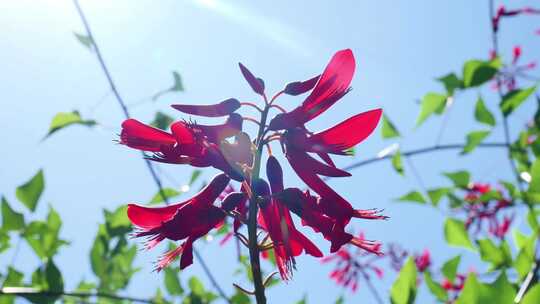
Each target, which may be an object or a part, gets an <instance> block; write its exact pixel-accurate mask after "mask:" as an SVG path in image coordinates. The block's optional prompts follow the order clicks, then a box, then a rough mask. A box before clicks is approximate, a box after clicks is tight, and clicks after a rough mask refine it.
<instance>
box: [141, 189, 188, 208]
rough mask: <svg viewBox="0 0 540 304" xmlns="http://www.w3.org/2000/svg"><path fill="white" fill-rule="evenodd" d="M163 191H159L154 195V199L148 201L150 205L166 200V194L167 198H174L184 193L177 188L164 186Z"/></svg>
mask: <svg viewBox="0 0 540 304" xmlns="http://www.w3.org/2000/svg"><path fill="white" fill-rule="evenodd" d="M162 191H163V193H162ZM162 191H158V192H157V193H156V194H155V195H154V197H152V199H151V200H150V201H149V202H148V205H155V204H159V203H163V202H165V200H164V199H163V196H165V198H167V199H170V198H173V197H176V196H179V195H180V194H182V192H180V191H178V190H175V189H173V188H163V189H162Z"/></svg>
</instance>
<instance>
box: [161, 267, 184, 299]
mask: <svg viewBox="0 0 540 304" xmlns="http://www.w3.org/2000/svg"><path fill="white" fill-rule="evenodd" d="M179 271H180V270H179V269H176V268H172V267H167V268H165V269H164V270H163V276H164V282H165V288H166V289H167V292H168V293H169V294H171V295H181V294H183V293H184V289H183V288H182V285H181V284H180V279H179V278H178V272H179Z"/></svg>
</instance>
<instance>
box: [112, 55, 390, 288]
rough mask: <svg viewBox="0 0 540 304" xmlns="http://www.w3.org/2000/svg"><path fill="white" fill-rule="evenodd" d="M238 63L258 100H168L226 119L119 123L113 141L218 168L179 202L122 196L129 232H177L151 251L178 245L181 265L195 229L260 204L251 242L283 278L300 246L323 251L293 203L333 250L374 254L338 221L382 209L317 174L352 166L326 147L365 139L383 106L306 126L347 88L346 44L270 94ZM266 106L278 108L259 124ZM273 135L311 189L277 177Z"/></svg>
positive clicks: (376, 247) (169, 159) (350, 69)
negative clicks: (290, 101) (151, 202)
mask: <svg viewBox="0 0 540 304" xmlns="http://www.w3.org/2000/svg"><path fill="white" fill-rule="evenodd" d="M240 70H241V73H242V74H243V76H244V78H245V79H246V81H247V82H248V84H249V85H250V87H251V88H252V89H253V91H254V92H255V93H257V94H258V95H260V96H262V98H263V100H264V107H259V106H257V105H256V104H253V103H248V102H239V101H238V100H237V99H234V98H231V99H227V100H225V101H222V102H220V103H218V104H213V105H185V104H178V105H173V106H172V107H173V108H175V109H176V110H179V111H181V112H183V113H186V114H190V115H196V116H204V117H226V121H225V122H224V123H223V124H220V125H203V124H199V123H197V122H194V121H191V120H190V121H187V120H184V121H177V122H174V123H173V124H172V125H171V127H170V132H166V131H162V130H159V129H156V128H153V127H151V126H148V125H145V124H143V123H141V122H139V121H137V120H134V119H128V120H126V121H124V123H123V124H122V132H121V135H120V143H121V144H123V145H126V146H128V147H131V148H134V149H138V150H142V151H145V152H147V153H149V154H148V155H147V157H148V159H150V160H152V161H157V162H162V163H169V164H187V165H191V166H194V167H213V168H215V169H218V170H219V171H221V172H222V173H220V174H218V175H217V176H216V177H214V178H213V179H212V181H211V182H210V183H209V184H208V185H207V186H206V187H205V188H204V189H203V190H202V191H201V192H200V193H198V194H197V195H195V196H194V197H193V198H191V199H189V200H187V201H185V202H180V203H176V204H172V205H168V206H165V207H159V208H153V207H146V206H141V205H137V204H130V205H129V206H128V211H127V213H128V217H129V219H130V220H131V222H132V223H133V224H134V225H135V226H137V227H138V229H139V230H138V231H137V232H136V234H135V236H136V237H146V238H147V239H148V242H147V245H146V247H147V248H148V249H150V248H152V247H154V246H156V245H157V244H158V243H159V242H160V241H162V240H164V239H169V240H173V241H182V240H183V243H182V244H181V245H180V246H179V247H178V248H176V249H174V250H172V251H170V252H168V253H166V254H165V255H164V256H163V257H162V258H161V259H160V260H159V261H158V263H157V269H158V270H161V269H163V268H164V267H166V266H167V265H168V264H169V263H171V262H172V261H173V260H174V259H175V258H176V257H178V256H180V255H181V260H180V268H185V267H186V266H188V265H190V264H191V263H192V245H193V242H194V241H195V240H196V239H198V238H200V237H201V236H204V235H205V234H206V233H208V232H209V231H210V230H212V229H214V228H216V227H219V225H221V224H222V223H223V221H224V219H225V217H226V216H232V217H234V219H235V223H234V231H235V232H236V231H238V228H239V227H240V226H241V225H242V224H244V223H246V222H248V223H250V222H251V220H253V218H250V215H249V214H250V212H248V211H251V210H252V209H251V208H255V209H253V210H258V214H257V222H256V223H257V227H258V229H262V230H264V231H265V232H266V233H267V235H268V237H269V238H270V240H271V243H270V244H267V243H264V242H263V243H261V244H258V245H259V247H258V249H257V250H259V249H260V250H266V249H270V248H271V249H273V250H274V255H275V257H276V263H277V266H278V269H279V272H280V274H281V277H282V278H283V279H288V278H290V276H291V274H292V269H293V268H294V259H295V257H296V256H298V255H300V254H301V253H302V252H305V253H307V254H309V255H312V256H315V257H321V256H322V255H323V254H322V252H321V251H320V250H319V249H318V248H317V246H316V245H315V244H313V243H312V242H311V241H310V240H309V239H308V238H307V237H305V236H304V235H303V234H302V233H301V232H300V231H299V230H297V228H296V227H295V224H294V221H293V219H292V217H291V212H292V213H294V214H295V215H297V216H298V217H300V218H301V220H302V224H303V225H304V226H309V227H311V228H312V229H313V230H314V231H315V232H318V233H321V234H322V235H323V236H324V238H325V239H326V240H328V241H329V242H330V244H331V246H330V251H331V252H337V251H338V250H339V249H340V248H341V247H342V246H343V245H344V244H347V243H350V244H353V245H355V246H357V247H359V248H361V249H363V250H365V251H367V252H370V253H374V254H380V244H378V243H376V242H372V241H368V240H365V239H364V238H359V237H354V236H353V235H352V234H350V233H347V232H346V231H345V228H346V226H347V225H348V223H349V222H350V220H351V218H363V219H385V218H386V217H385V216H383V215H380V210H375V209H368V210H357V209H354V208H353V207H352V205H351V204H350V203H349V202H348V201H347V200H346V199H345V198H343V197H342V196H341V195H340V194H338V193H336V192H335V191H334V190H333V189H332V188H330V187H329V186H328V185H327V184H326V183H325V182H324V181H323V180H322V178H321V177H320V176H328V177H345V176H350V173H348V172H346V171H343V170H340V169H338V168H336V166H335V164H334V162H333V160H332V158H331V156H330V155H331V154H333V155H348V150H349V149H350V148H352V147H353V146H355V145H356V144H358V143H360V142H361V141H363V140H364V139H366V138H367V137H368V136H369V135H370V134H371V133H372V131H373V130H374V129H375V128H376V126H377V124H378V121H379V119H380V117H381V114H382V111H381V110H380V109H376V110H372V111H368V112H364V113H360V114H357V115H354V116H352V117H351V118H349V119H347V120H345V121H343V122H341V123H339V124H337V125H336V126H334V127H331V128H329V129H327V130H324V131H321V132H311V131H309V130H308V129H307V128H306V126H305V124H306V123H307V122H309V121H311V120H312V119H314V118H316V117H317V116H319V115H320V114H322V113H323V112H324V111H326V110H327V109H329V108H330V107H331V106H332V105H334V104H335V103H336V102H337V101H339V100H340V99H341V98H342V97H343V96H344V95H346V94H347V93H348V92H349V91H350V83H351V80H352V77H353V74H354V70H355V59H354V56H353V54H352V52H351V50H342V51H339V52H337V53H336V54H335V55H334V56H333V57H332V59H331V60H330V62H329V63H328V65H327V66H326V68H325V70H324V71H323V73H322V74H321V75H318V76H315V77H312V78H311V79H309V80H307V81H299V82H293V83H289V84H288V85H286V86H285V88H284V89H283V90H282V91H280V92H278V93H277V94H276V95H274V97H273V98H271V99H270V100H269V99H268V98H267V96H266V94H265V85H264V81H263V80H262V79H260V78H257V77H255V76H254V75H253V74H252V73H251V72H250V71H249V70H248V69H247V68H246V67H245V66H244V65H242V64H240ZM310 91H311V92H310ZM308 92H310V94H309V95H308V96H307V98H306V99H305V100H304V101H303V102H302V104H301V105H300V106H298V107H296V108H295V109H293V110H291V111H286V110H285V109H283V107H281V106H279V105H277V104H276V103H275V102H276V100H277V98H278V97H279V96H280V95H282V94H288V95H292V96H297V95H301V94H304V93H308ZM244 107H253V108H255V109H257V110H258V111H259V112H260V114H261V117H260V119H259V120H257V119H254V118H251V117H243V116H242V115H241V114H239V113H237V111H239V110H241V109H242V108H244ZM274 109H277V110H280V111H281V112H282V113H280V114H278V115H276V116H275V117H273V118H272V119H271V120H270V121H269V124H268V125H266V121H267V119H268V117H269V114H270V113H271V110H274ZM244 121H251V122H255V123H257V125H258V126H259V130H258V132H257V135H256V137H254V138H252V137H250V136H249V135H248V134H247V133H245V132H243V122H244ZM273 141H279V143H280V145H281V150H282V151H283V153H284V155H285V158H286V159H287V160H288V162H289V164H290V165H291V167H292V169H293V170H294V172H296V174H297V175H298V176H299V177H300V179H301V180H302V181H304V182H305V184H306V185H307V186H308V187H309V188H310V189H311V191H313V192H310V191H302V190H300V188H295V187H285V185H284V181H283V170H282V167H281V165H280V163H279V162H278V159H277V158H276V157H274V156H273V155H272V150H271V148H270V145H271V143H272V142H273ZM265 148H266V149H267V151H268V152H269V156H268V157H267V158H266V159H267V160H266V179H263V178H262V177H261V176H260V173H259V172H260V169H261V167H262V166H261V160H262V159H263V157H264V155H263V152H264V150H265ZM314 155H317V156H318V157H319V158H320V160H318V159H317V158H315V157H314ZM232 181H236V182H239V183H240V187H239V188H240V191H234V190H233V188H231V187H230V186H228V185H229V183H230V182H232ZM225 189H227V190H226V191H225V192H226V193H227V195H226V196H225V197H223V199H222V202H221V204H216V203H215V201H216V200H217V199H218V198H219V197H220V195H222V193H223V192H224V190H225ZM237 235H239V234H237ZM250 237H251V236H250ZM243 238H244V243H246V244H247V243H248V242H247V241H246V239H245V237H243Z"/></svg>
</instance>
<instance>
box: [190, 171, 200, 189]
mask: <svg viewBox="0 0 540 304" xmlns="http://www.w3.org/2000/svg"><path fill="white" fill-rule="evenodd" d="M201 174H202V171H201V170H199V169H196V170H193V172H191V177H190V179H189V186H192V185H193V183H194V182H196V181H197V180H198V179H199V177H200V176H201Z"/></svg>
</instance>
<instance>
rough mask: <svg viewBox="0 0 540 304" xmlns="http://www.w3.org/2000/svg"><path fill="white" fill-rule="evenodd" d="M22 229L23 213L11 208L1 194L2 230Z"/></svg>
mask: <svg viewBox="0 0 540 304" xmlns="http://www.w3.org/2000/svg"><path fill="white" fill-rule="evenodd" d="M22 229H24V215H22V214H21V213H18V212H16V211H15V210H13V209H11V206H10V205H9V203H8V201H7V200H6V198H5V197H3V196H2V230H4V231H12V230H22Z"/></svg>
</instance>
